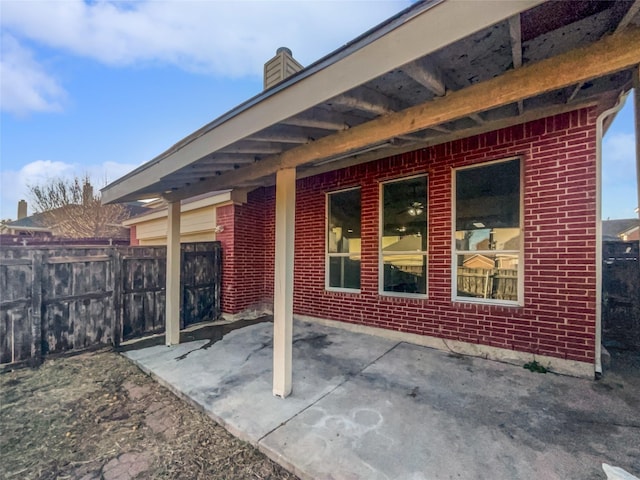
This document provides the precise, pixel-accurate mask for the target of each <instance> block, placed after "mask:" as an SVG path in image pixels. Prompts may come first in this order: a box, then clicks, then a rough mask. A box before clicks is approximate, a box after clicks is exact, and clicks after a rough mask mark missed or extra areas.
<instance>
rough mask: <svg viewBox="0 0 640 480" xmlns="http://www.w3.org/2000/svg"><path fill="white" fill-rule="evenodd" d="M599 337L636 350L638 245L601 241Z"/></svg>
mask: <svg viewBox="0 0 640 480" xmlns="http://www.w3.org/2000/svg"><path fill="white" fill-rule="evenodd" d="M602 250H603V252H602V261H603V265H602V340H603V343H604V344H605V345H606V346H608V347H618V348H625V349H630V350H637V351H640V255H639V254H640V252H639V250H640V248H639V244H638V242H637V241H634V242H622V241H619V242H603V248H602Z"/></svg>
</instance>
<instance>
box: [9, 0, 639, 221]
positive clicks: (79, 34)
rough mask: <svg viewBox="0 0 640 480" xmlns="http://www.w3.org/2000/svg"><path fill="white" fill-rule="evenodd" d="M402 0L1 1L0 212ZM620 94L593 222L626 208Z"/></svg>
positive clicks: (160, 133)
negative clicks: (276, 61) (277, 56)
mask: <svg viewBox="0 0 640 480" xmlns="http://www.w3.org/2000/svg"><path fill="white" fill-rule="evenodd" d="M409 3H410V2H409V1H400V0H398V1H351V2H336V1H306V2H305V1H296V2H294V1H287V2H276V1H253V2H248V1H233V2H225V1H207V0H197V1H177V0H173V1H172V0H168V1H163V2H149V1H135V2H133V1H120V2H110V1H102V0H92V1H87V2H84V1H82V0H62V1H53V0H47V1H37V0H36V1H34V0H31V1H21V0H0V22H1V28H2V30H1V33H0V35H1V38H0V41H1V48H2V50H1V55H0V107H1V113H0V218H3V219H4V218H15V216H16V210H17V202H18V200H19V199H21V198H26V199H27V200H29V198H28V193H27V192H28V189H27V185H29V184H31V185H34V184H39V183H43V182H45V181H46V180H47V178H51V177H59V176H63V177H64V176H74V175H79V176H82V175H84V174H89V175H90V176H91V177H92V179H93V181H94V184H96V185H97V186H103V185H104V183H105V181H107V180H108V181H112V180H115V179H116V178H118V177H120V176H121V175H123V174H125V173H127V172H128V171H129V170H131V169H133V168H135V167H136V166H138V165H140V164H141V163H144V162H146V161H148V160H150V159H151V158H153V157H154V156H156V155H157V154H159V153H161V152H162V151H164V150H165V149H166V148H168V147H169V146H171V145H173V144H174V143H175V142H177V141H179V140H180V139H182V138H183V137H185V136H186V135H188V134H190V133H191V132H193V131H194V130H196V129H197V128H199V127H200V126H202V125H204V124H205V123H208V122H209V121H211V120H212V119H214V118H215V117H217V116H219V115H220V114H222V113H224V112H226V111H227V110H229V109H231V108H232V107H234V106H236V105H238V104H239V103H241V102H243V101H244V100H246V99H248V98H249V97H251V96H253V95H255V94H257V93H259V92H260V91H261V89H262V66H263V64H264V62H265V61H266V60H268V59H269V58H271V57H272V56H273V55H274V53H275V50H276V48H278V47H280V46H287V47H289V48H291V50H292V51H293V54H294V56H295V57H296V59H297V60H298V61H300V62H301V63H302V64H303V65H308V64H310V63H312V62H313V61H315V60H317V59H318V58H320V57H322V56H324V55H325V54H327V53H329V52H330V51H332V50H334V49H335V48H337V47H339V46H340V45H342V44H344V43H345V42H347V41H349V40H351V39H353V38H354V37H356V36H357V35H359V34H360V33H362V32H364V31H365V30H367V29H369V28H370V27H372V26H374V25H376V24H377V23H379V22H380V21H382V20H384V19H386V18H388V17H390V16H391V15H393V14H395V13H397V12H398V11H400V10H401V9H402V8H404V7H406V6H407V5H409ZM337 9H340V12H341V15H336V13H335V12H336V10H337ZM627 103H628V105H627V106H626V107H625V109H624V110H623V111H622V112H621V113H620V114H619V115H618V118H617V119H616V121H615V123H614V124H613V126H612V127H611V128H610V130H609V132H608V133H607V136H606V137H605V143H604V151H605V159H604V161H605V167H604V175H603V185H604V195H603V217H604V218H607V217H610V218H627V217H633V216H634V209H635V207H636V205H637V199H636V187H635V181H634V179H635V174H634V172H635V157H634V155H635V150H634V149H635V147H634V134H633V132H634V127H633V110H632V108H631V103H632V102H631V101H628V102H627ZM29 213H32V211H31V210H30V212H29Z"/></svg>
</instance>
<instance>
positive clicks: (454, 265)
mask: <svg viewBox="0 0 640 480" xmlns="http://www.w3.org/2000/svg"><path fill="white" fill-rule="evenodd" d="M514 160H518V162H519V163H520V165H519V166H520V176H519V177H520V178H519V181H520V195H519V197H520V198H519V202H520V205H519V220H520V221H519V226H518V228H519V230H520V242H519V250H518V251H517V252H516V251H515V250H473V251H466V250H462V251H461V252H469V253H474V254H475V253H477V254H480V255H482V254H484V253H486V254H496V253H517V255H518V278H517V292H518V299H517V300H501V299H493V298H476V297H461V296H458V255H464V253H460V252H459V251H458V250H457V248H456V220H457V218H456V217H457V197H458V195H457V173H458V172H459V171H462V170H471V169H474V168H482V167H487V166H490V165H496V164H499V163H506V162H511V161H514ZM524 171H525V162H524V158H523V157H522V156H520V155H516V156H513V157H507V158H501V159H498V160H491V161H488V162H482V163H476V164H473V165H465V166H463V167H457V168H452V169H451V172H452V175H451V301H452V302H454V303H473V304H484V305H497V306H506V307H522V306H524V271H525V264H524V236H525V231H524V187H525V182H524Z"/></svg>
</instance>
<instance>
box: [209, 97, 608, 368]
mask: <svg viewBox="0 0 640 480" xmlns="http://www.w3.org/2000/svg"><path fill="white" fill-rule="evenodd" d="M595 120H596V112H595V109H593V108H585V109H581V110H576V111H573V112H569V113H564V114H559V115H555V116H551V117H548V118H545V119H541V120H537V121H533V122H529V123H525V124H521V125H514V126H511V127H508V128H504V129H501V130H497V131H493V132H489V133H485V134H481V135H478V136H474V137H470V138H466V139H462V140H457V141H453V142H449V143H445V144H442V145H438V146H435V147H431V148H425V149H421V150H417V151H414V152H410V153H405V154H402V155H398V156H395V157H389V158H385V159H381V160H377V161H373V162H369V163H365V164H361V165H356V166H352V167H348V168H345V169H342V170H337V171H333V172H328V173H324V174H321V175H317V176H312V177H308V178H304V179H300V180H298V181H297V198H296V233H295V235H296V237H295V245H296V253H295V280H294V313H295V314H296V315H300V316H308V317H314V318H326V319H331V320H337V321H340V322H348V323H355V324H362V325H366V326H371V327H379V328H383V329H390V330H397V331H401V332H408V333H414V334H419V335H426V336H433V337H440V338H444V339H452V340H459V341H462V342H468V343H472V344H482V345H487V346H492V347H499V348H503V349H508V350H517V351H522V352H529V353H536V354H541V355H548V356H552V357H557V358H562V359H567V360H575V361H579V362H590V363H592V362H593V356H594V339H595V298H596V294H595V289H596V272H595V258H596V238H595V232H596V218H595V197H596V178H595V176H596V165H595V158H596V154H595V142H596V140H595ZM514 156H519V157H520V158H522V160H523V165H524V265H525V270H524V305H523V306H504V305H490V304H476V303H467V302H463V301H455V302H454V301H452V298H451V296H452V295H451V294H452V292H451V289H452V266H451V265H452V252H451V242H452V234H451V230H452V225H451V223H452V214H451V210H452V190H451V185H452V178H451V172H452V168H458V167H462V166H469V165H480V164H483V163H485V162H489V161H494V160H500V159H504V158H511V157H514ZM416 174H427V175H428V186H429V190H428V191H429V192H430V193H429V196H428V211H429V213H428V235H429V239H428V245H429V247H428V267H427V272H428V296H427V298H425V299H422V298H402V297H394V296H386V295H381V294H380V293H379V292H378V276H379V270H378V235H379V232H378V231H379V213H378V212H379V206H378V205H379V187H378V185H379V182H381V181H385V180H389V179H396V178H402V177H409V176H412V175H416ZM355 186H360V187H361V191H362V264H361V291H360V293H344V292H334V291H327V290H326V289H325V229H326V224H325V214H326V212H325V209H326V193H327V192H332V191H335V190H340V189H344V188H347V187H355ZM274 198H275V192H274V189H273V188H262V189H259V190H256V191H254V192H252V193H251V194H249V197H248V202H247V203H246V204H244V205H229V206H226V207H223V208H221V209H219V212H218V219H219V220H218V222H219V224H221V225H224V226H225V230H224V232H223V233H221V234H219V236H218V239H219V240H220V241H221V242H222V244H223V251H224V273H223V278H224V286H223V310H224V311H225V312H226V313H228V314H236V313H239V312H242V311H244V310H247V309H250V310H251V309H256V308H261V307H264V305H269V304H270V303H271V302H272V301H273V300H272V299H273V271H274V269H273V258H274V254H273V250H274V238H275V236H274V223H275V213H274V211H275V207H274Z"/></svg>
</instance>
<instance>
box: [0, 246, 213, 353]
mask: <svg viewBox="0 0 640 480" xmlns="http://www.w3.org/2000/svg"><path fill="white" fill-rule="evenodd" d="M181 247H182V249H181V254H182V270H181V272H182V273H181V282H180V284H181V293H182V295H181V297H182V298H181V304H182V308H181V326H182V327H183V328H184V327H185V326H188V325H190V324H193V323H196V322H200V321H205V320H214V319H217V318H218V317H219V316H220V313H221V310H220V305H221V302H220V293H221V283H222V278H221V272H222V268H221V249H220V244H219V242H202V243H193V244H183V245H182V246H181ZM165 279H166V248H165V247H128V246H125V247H60V246H58V247H50V248H33V247H8V248H3V249H2V250H1V251H0V364H12V363H21V362H26V361H31V362H34V363H38V362H39V361H40V360H41V357H42V356H43V355H45V354H47V353H58V352H63V351H67V350H71V349H83V348H88V347H91V346H94V345H105V344H113V345H118V344H119V343H120V341H122V340H123V339H130V338H135V337H141V336H144V335H148V334H151V333H161V332H163V331H164V321H165V318H164V312H165V283H166V282H165Z"/></svg>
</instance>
